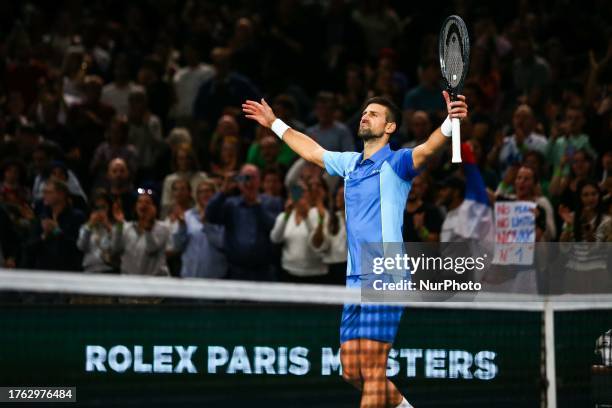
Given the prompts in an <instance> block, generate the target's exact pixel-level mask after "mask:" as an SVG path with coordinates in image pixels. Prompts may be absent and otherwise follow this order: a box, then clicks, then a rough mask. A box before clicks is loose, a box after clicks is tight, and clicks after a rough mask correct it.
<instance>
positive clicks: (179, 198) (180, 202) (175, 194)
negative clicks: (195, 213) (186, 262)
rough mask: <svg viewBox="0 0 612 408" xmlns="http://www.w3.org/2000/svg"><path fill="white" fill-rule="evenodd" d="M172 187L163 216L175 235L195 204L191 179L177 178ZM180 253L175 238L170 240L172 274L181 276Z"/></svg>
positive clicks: (171, 233) (168, 249) (167, 255)
mask: <svg viewBox="0 0 612 408" xmlns="http://www.w3.org/2000/svg"><path fill="white" fill-rule="evenodd" d="M170 188H171V189H172V199H171V201H170V205H169V206H167V207H165V208H162V218H163V219H164V221H165V222H166V225H167V226H168V229H169V230H170V236H173V235H174V234H175V233H176V232H177V231H178V229H179V224H180V220H181V219H183V220H184V219H185V213H186V212H187V210H189V209H190V208H191V207H192V206H193V201H194V200H193V196H192V194H191V185H190V184H189V180H187V179H184V178H177V179H175V180H174V182H173V183H172V185H171V186H170ZM180 255H181V254H180V251H178V250H177V249H176V248H175V247H174V242H173V240H172V239H171V240H169V241H168V247H167V248H166V258H167V261H168V268H169V270H170V275H172V276H179V273H180V271H181V256H180Z"/></svg>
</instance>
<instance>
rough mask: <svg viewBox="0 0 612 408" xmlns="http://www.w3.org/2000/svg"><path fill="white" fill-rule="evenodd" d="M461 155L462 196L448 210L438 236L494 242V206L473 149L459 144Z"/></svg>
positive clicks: (451, 239) (464, 144) (465, 144)
mask: <svg viewBox="0 0 612 408" xmlns="http://www.w3.org/2000/svg"><path fill="white" fill-rule="evenodd" d="M461 159H462V161H463V166H462V167H463V175H464V177H465V198H464V200H463V203H462V204H461V205H460V206H459V207H458V208H456V209H454V210H451V211H449V213H448V214H447V217H446V219H445V220H444V224H443V226H442V230H443V232H444V233H443V234H442V236H441V240H442V241H443V242H451V241H457V240H478V241H488V242H491V243H493V238H494V230H493V226H494V224H493V210H492V208H491V206H490V203H489V197H488V196H487V189H486V187H485V183H484V180H483V179H482V175H481V174H480V170H479V169H478V165H477V164H476V159H475V157H474V153H473V152H472V148H471V146H470V145H469V144H468V143H462V144H461ZM445 238H447V239H448V240H445Z"/></svg>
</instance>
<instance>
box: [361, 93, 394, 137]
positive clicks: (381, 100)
mask: <svg viewBox="0 0 612 408" xmlns="http://www.w3.org/2000/svg"><path fill="white" fill-rule="evenodd" d="M373 103H375V104H377V105H382V106H384V107H385V108H387V115H386V118H387V122H389V123H395V127H396V131H397V130H399V128H400V126H401V125H402V112H401V111H400V109H399V108H398V107H397V105H396V104H395V103H394V102H393V101H392V100H391V99H389V98H387V97H384V96H375V97H373V98H370V99H368V100H366V101H365V102H364V104H363V106H362V107H361V111H362V112H363V111H364V110H365V108H367V107H368V105H371V104H373Z"/></svg>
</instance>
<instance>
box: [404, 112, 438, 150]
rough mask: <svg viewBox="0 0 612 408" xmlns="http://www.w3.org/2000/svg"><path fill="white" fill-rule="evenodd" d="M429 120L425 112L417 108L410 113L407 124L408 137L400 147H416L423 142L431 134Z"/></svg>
mask: <svg viewBox="0 0 612 408" xmlns="http://www.w3.org/2000/svg"><path fill="white" fill-rule="evenodd" d="M431 130H432V129H431V120H430V119H429V115H428V114H427V112H425V111H422V110H418V111H415V112H414V113H413V114H412V117H411V119H410V123H409V126H408V137H407V141H406V143H404V144H403V145H402V147H409V148H412V147H416V146H418V145H420V144H421V143H423V142H425V141H426V140H427V138H428V137H429V135H430V134H431Z"/></svg>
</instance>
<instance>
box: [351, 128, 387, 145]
mask: <svg viewBox="0 0 612 408" xmlns="http://www.w3.org/2000/svg"><path fill="white" fill-rule="evenodd" d="M383 135H384V133H383V132H380V133H379V134H375V133H373V132H372V129H369V128H359V132H357V136H359V137H360V138H361V139H362V140H363V141H364V142H367V141H368V140H373V139H380V138H381V137H383Z"/></svg>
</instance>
